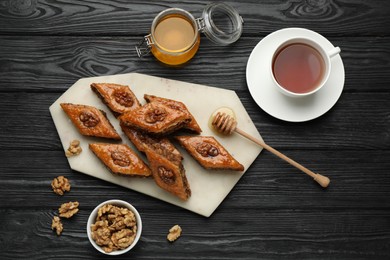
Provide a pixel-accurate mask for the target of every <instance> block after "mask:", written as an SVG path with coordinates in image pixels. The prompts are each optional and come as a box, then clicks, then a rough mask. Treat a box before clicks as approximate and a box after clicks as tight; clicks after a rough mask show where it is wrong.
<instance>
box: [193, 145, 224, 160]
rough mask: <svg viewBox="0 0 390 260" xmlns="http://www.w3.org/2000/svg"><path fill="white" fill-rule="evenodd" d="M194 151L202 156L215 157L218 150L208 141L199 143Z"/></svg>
mask: <svg viewBox="0 0 390 260" xmlns="http://www.w3.org/2000/svg"><path fill="white" fill-rule="evenodd" d="M196 151H197V152H198V153H199V154H200V155H202V156H203V157H209V156H211V157H215V156H218V154H219V150H218V148H217V147H215V146H214V145H212V144H209V143H201V144H199V145H198V146H197V147H196Z"/></svg>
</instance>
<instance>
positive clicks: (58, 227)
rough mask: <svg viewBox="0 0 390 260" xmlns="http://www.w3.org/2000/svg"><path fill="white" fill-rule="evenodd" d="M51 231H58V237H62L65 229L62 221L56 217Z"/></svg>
mask: <svg viewBox="0 0 390 260" xmlns="http://www.w3.org/2000/svg"><path fill="white" fill-rule="evenodd" d="M51 229H52V230H56V233H57V235H58V236H59V235H61V233H62V230H63V229H64V228H63V226H62V223H61V219H60V218H59V217H57V216H54V218H53V220H52V222H51Z"/></svg>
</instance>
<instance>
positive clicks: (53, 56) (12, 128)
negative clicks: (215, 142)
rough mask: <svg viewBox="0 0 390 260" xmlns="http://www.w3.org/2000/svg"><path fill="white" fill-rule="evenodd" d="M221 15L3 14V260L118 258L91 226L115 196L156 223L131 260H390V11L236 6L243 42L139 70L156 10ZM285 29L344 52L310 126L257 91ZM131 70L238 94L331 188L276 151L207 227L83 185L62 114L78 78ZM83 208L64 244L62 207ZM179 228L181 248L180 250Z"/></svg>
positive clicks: (67, 10)
mask: <svg viewBox="0 0 390 260" xmlns="http://www.w3.org/2000/svg"><path fill="white" fill-rule="evenodd" d="M208 2H209V1H189V0H184V1H170V0H162V1H146V2H145V1H126V0H104V1H97V0H88V1H62V0H0V111H1V112H0V148H1V149H0V158H1V159H0V187H1V189H0V223H1V225H0V259H1V260H3V259H108V258H110V257H106V256H104V255H102V254H100V253H98V252H97V251H96V250H95V249H94V248H93V247H92V246H91V245H90V243H89V241H88V239H87V235H86V223H87V218H88V215H89V213H90V212H91V210H92V209H93V208H94V207H95V206H96V205H97V204H99V203H100V202H102V201H104V200H108V199H112V198H117V199H123V200H127V201H129V202H130V203H132V204H133V205H134V206H135V207H136V208H137V209H138V210H139V211H140V213H141V216H142V220H143V224H144V229H143V233H142V237H141V240H140V242H139V244H138V245H137V246H136V247H135V248H134V249H133V250H132V251H131V252H129V253H128V254H125V255H123V256H119V257H116V258H117V259H129V258H132V259H226V260H227V259H300V260H301V259H354V260H355V259H389V258H390V174H389V172H390V160H389V158H390V105H389V101H390V89H389V86H390V76H389V71H390V34H389V32H390V31H389V26H390V16H389V15H388V14H389V13H390V2H388V1H381V0H374V1H363V0H353V1H347V0H339V1H336V0H320V1H313V0H297V1H282V0H277V1H254V0H245V1H240V2H235V1H228V2H227V3H229V4H231V5H232V6H234V7H235V8H236V9H237V10H238V11H239V13H240V14H241V16H242V17H243V19H244V21H245V23H244V31H243V35H242V37H241V39H240V40H239V41H238V42H236V43H235V44H233V45H231V46H225V47H221V46H216V45H215V44H213V43H211V42H210V41H209V40H208V39H206V38H205V37H204V36H202V38H201V46H200V49H199V51H198V53H197V55H196V56H195V58H194V59H192V60H191V62H190V63H188V64H186V66H184V67H182V68H169V67H164V66H162V65H161V64H159V63H157V62H156V61H155V60H154V58H153V57H152V56H149V57H145V58H144V59H142V60H140V59H139V58H138V57H137V56H136V53H135V51H134V46H135V45H136V44H137V43H138V42H139V40H140V39H141V38H142V37H143V36H144V35H145V34H147V33H148V32H149V28H150V25H151V22H152V20H153V18H154V17H155V16H156V14H157V13H158V12H160V11H161V10H164V9H166V8H169V7H180V8H184V9H186V10H188V11H189V12H191V13H192V14H194V16H196V17H198V16H200V14H201V10H202V8H203V7H204V6H205V5H206V4H207V3H208ZM286 27H303V28H308V29H312V30H315V31H317V32H319V33H321V34H322V35H324V36H325V37H327V38H328V39H329V40H330V41H331V42H332V43H333V44H334V45H337V46H340V48H341V50H342V52H341V57H342V60H343V63H344V67H345V85H344V89H343V93H342V95H341V97H340V99H339V100H338V102H337V103H336V105H335V106H334V107H333V108H332V109H331V110H330V111H329V112H327V113H326V114H324V115H323V116H321V117H319V118H317V119H314V120H311V121H308V122H303V123H289V122H284V121H281V120H278V119H275V118H273V117H272V116H270V115H268V114H267V113H266V112H264V111H263V110H262V109H261V108H260V107H259V106H258V105H257V104H256V103H255V101H254V100H253V99H252V97H251V96H250V93H249V91H248V88H247V84H246V75H245V70H246V63H247V60H248V57H249V55H250V53H251V51H252V49H253V48H254V47H255V46H256V44H257V43H258V42H259V41H260V40H261V39H263V38H264V37H265V36H266V35H268V34H269V33H271V32H273V31H276V30H278V29H281V28H286ZM130 72H137V73H145V74H148V75H153V76H158V77H164V78H169V79H173V80H181V81H186V82H192V83H197V84H203V85H208V86H213V87H219V88H224V89H230V90H234V91H236V93H237V95H238V96H239V98H240V100H241V102H242V103H243V105H244V107H245V108H246V110H247V111H248V114H249V115H250V117H251V119H252V120H253V122H254V124H255V125H256V127H257V129H258V130H259V132H260V134H261V135H262V137H263V138H264V140H265V141H266V142H267V143H268V144H269V145H271V146H273V147H275V148H276V149H278V150H280V151H281V152H283V153H285V154H286V155H288V156H290V157H291V158H293V159H295V160H296V161H298V162H300V163H302V164H303V165H305V166H306V167H308V168H309V169H311V170H313V171H315V172H319V173H321V174H323V175H326V176H328V177H329V178H330V179H331V184H330V186H329V187H328V188H327V189H323V188H321V187H319V186H318V185H317V184H316V183H315V182H314V181H313V180H311V178H310V177H308V176H307V175H305V174H303V173H301V172H299V171H298V170H297V169H295V168H293V167H292V166H290V165H289V164H287V163H285V162H284V161H281V160H280V159H279V158H277V157H275V156H274V155H273V154H271V153H269V152H267V151H262V152H261V153H260V155H259V156H258V158H257V159H256V160H255V161H254V163H253V164H252V165H251V167H250V168H249V169H248V171H247V172H246V173H245V174H244V176H243V177H242V178H241V179H240V181H239V182H238V183H237V185H236V186H235V187H234V189H233V190H232V191H231V192H230V193H229V194H228V196H227V197H226V199H225V200H224V201H223V202H222V203H221V205H220V206H219V207H218V209H217V210H216V211H215V212H214V213H213V214H212V215H211V217H209V218H205V217H202V216H199V215H197V214H194V213H192V212H190V211H187V210H185V209H182V208H179V207H176V206H174V205H171V204H168V203H165V202H162V201H160V200H158V199H156V198H152V197H149V196H147V195H144V194H142V193H139V192H135V191H132V190H130V189H126V188H123V187H121V186H118V185H114V184H111V183H108V182H105V181H102V180H99V179H97V178H94V177H91V176H88V175H86V174H83V173H80V172H76V171H72V170H71V169H70V167H69V164H68V161H67V159H66V157H65V156H64V151H63V147H62V145H61V142H60V140H59V137H58V134H57V132H56V129H55V126H54V123H53V121H52V118H51V116H50V113H49V106H50V105H51V104H52V103H53V102H54V101H55V100H56V99H57V98H58V97H60V95H61V94H62V93H63V92H65V91H66V90H67V89H68V88H69V87H70V86H71V85H72V84H73V83H74V82H76V81H77V80H78V79H80V78H83V77H92V76H102V75H111V74H121V73H130ZM259 73H262V72H259ZM201 120H203V119H201ZM243 141H246V140H243ZM84 152H89V151H84ZM243 152H245V151H243ZM186 170H187V172H191V169H186ZM107 174H110V173H108V172H107ZM188 174H190V173H188ZM59 175H64V176H66V177H68V178H69V179H70V181H71V184H72V189H71V191H70V192H68V193H65V195H64V196H58V195H56V194H54V193H53V192H52V190H51V187H50V183H51V180H52V179H53V178H54V177H57V176H59ZM76 200H77V201H79V202H80V212H79V213H78V214H76V215H75V216H74V217H73V218H71V219H68V220H63V223H64V232H63V234H62V235H61V236H57V235H56V234H55V233H54V232H53V231H52V230H51V228H50V225H51V219H52V218H53V216H54V215H57V214H58V207H59V206H60V204H61V203H64V202H68V201H76ZM174 224H179V225H181V226H182V228H183V235H182V237H181V238H179V239H178V240H177V241H176V242H174V243H169V242H168V241H167V240H166V235H167V233H168V230H169V228H170V227H171V226H173V225H174Z"/></svg>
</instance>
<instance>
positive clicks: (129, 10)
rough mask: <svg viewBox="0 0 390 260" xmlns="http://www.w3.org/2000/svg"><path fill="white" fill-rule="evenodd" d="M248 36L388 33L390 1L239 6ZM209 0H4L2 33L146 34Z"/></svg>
mask: <svg viewBox="0 0 390 260" xmlns="http://www.w3.org/2000/svg"><path fill="white" fill-rule="evenodd" d="M225 2H227V3H228V4H230V5H232V6H233V7H235V8H236V9H237V10H238V11H239V13H240V15H241V16H242V17H243V19H244V21H245V24H244V28H245V30H244V34H247V35H250V34H252V35H253V34H256V35H258V34H259V35H263V36H264V35H265V34H267V33H270V32H272V31H275V30H278V29H280V28H284V27H307V28H309V29H313V30H316V31H319V32H321V33H323V34H325V35H327V36H331V35H333V36H335V35H338V36H340V35H342V36H345V35H357V34H358V35H388V34H389V31H388V24H389V16H388V13H389V11H390V4H389V3H388V2H387V1H381V0H375V1H364V0H359V1H354V2H353V3H351V2H350V1H347V0H343V1H293V2H291V1H281V0H278V1H261V2H259V1H254V0H247V1H241V2H240V3H236V2H234V1H225ZM208 3H209V1H197V2H193V1H180V2H174V3H173V2H172V1H169V0H168V1H167V0H165V1H161V0H160V1H148V4H145V3H144V2H142V1H132V2H127V1H119V0H109V1H103V2H102V1H96V0H94V1H73V2H72V3H68V4H66V3H64V2H63V1H59V0H56V1H48V0H42V1H27V2H25V1H10V0H9V1H3V4H2V5H1V8H0V24H2V26H1V28H0V34H29V35H34V34H35V35H58V34H63V35H129V34H130V35H146V34H147V33H149V30H150V26H151V24H152V21H153V19H154V17H155V16H156V15H157V14H158V13H159V12H160V11H162V10H164V9H167V8H170V7H179V8H183V9H185V10H187V11H189V12H191V13H192V14H193V15H194V16H195V17H200V15H201V12H202V9H203V8H204V7H205V6H206V4H208ZM373 18H375V19H373Z"/></svg>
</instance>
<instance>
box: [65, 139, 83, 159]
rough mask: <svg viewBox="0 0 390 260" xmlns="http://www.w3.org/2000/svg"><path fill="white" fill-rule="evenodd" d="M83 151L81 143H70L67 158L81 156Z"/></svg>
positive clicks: (76, 141)
mask: <svg viewBox="0 0 390 260" xmlns="http://www.w3.org/2000/svg"><path fill="white" fill-rule="evenodd" d="M82 151H83V149H81V146H80V141H79V140H76V139H75V140H73V141H72V142H70V145H69V148H68V150H66V152H65V156H66V157H72V156H75V155H79V154H80V153H81V152H82Z"/></svg>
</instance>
